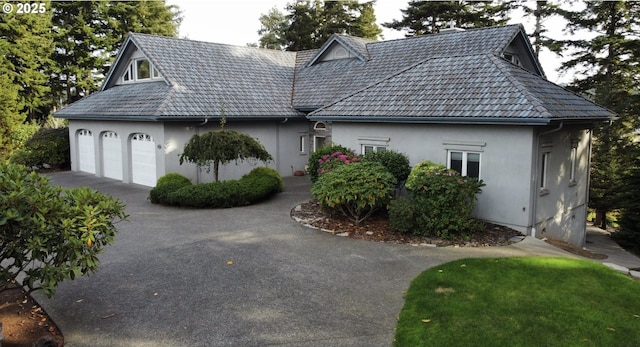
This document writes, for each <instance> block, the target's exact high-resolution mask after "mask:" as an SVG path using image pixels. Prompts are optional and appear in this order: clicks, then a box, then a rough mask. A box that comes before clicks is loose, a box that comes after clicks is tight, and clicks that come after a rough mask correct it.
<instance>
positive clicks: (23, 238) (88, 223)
mask: <svg viewBox="0 0 640 347" xmlns="http://www.w3.org/2000/svg"><path fill="white" fill-rule="evenodd" d="M0 211H2V213H1V214H0V259H2V260H3V261H2V264H1V265H0V290H2V289H7V288H8V287H12V286H15V285H16V283H17V282H18V281H19V283H18V284H22V285H23V286H25V287H26V288H28V291H29V292H31V291H34V290H43V291H44V293H45V294H46V295H47V296H49V297H51V296H52V295H53V294H54V292H55V289H56V287H57V286H58V284H59V283H60V282H62V281H64V280H67V279H75V278H76V277H78V276H82V275H85V274H88V273H92V272H94V271H96V270H97V269H98V266H99V264H100V260H99V258H98V255H99V254H100V253H101V252H102V250H103V249H104V247H106V246H107V245H110V244H112V243H113V241H114V238H115V235H116V233H117V231H118V230H117V229H116V228H115V223H117V222H118V221H120V220H124V219H126V218H127V215H126V214H125V206H124V205H123V204H122V203H121V202H120V201H119V200H118V199H115V198H113V197H110V196H107V195H104V194H102V193H100V192H98V191H96V190H93V189H89V188H87V187H80V188H72V189H67V190H63V189H62V188H60V187H53V186H51V185H50V184H49V179H48V178H46V177H44V176H41V175H38V174H36V173H34V172H31V173H29V172H28V170H27V168H26V167H24V166H22V165H16V164H1V163H0Z"/></svg>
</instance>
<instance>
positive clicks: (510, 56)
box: [504, 53, 522, 66]
mask: <svg viewBox="0 0 640 347" xmlns="http://www.w3.org/2000/svg"><path fill="white" fill-rule="evenodd" d="M504 58H505V59H507V60H508V61H509V62H510V63H511V64H514V65H517V66H522V63H521V62H520V58H519V57H518V55H517V54H513V53H505V54H504Z"/></svg>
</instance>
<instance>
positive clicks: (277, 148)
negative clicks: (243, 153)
mask: <svg viewBox="0 0 640 347" xmlns="http://www.w3.org/2000/svg"><path fill="white" fill-rule="evenodd" d="M219 129H220V125H219V123H218V122H217V121H212V122H209V123H207V124H202V122H201V123H165V137H166V143H165V157H166V163H167V164H166V165H167V173H169V172H178V173H180V174H183V175H185V176H187V177H189V178H190V179H191V180H192V181H193V182H211V181H213V180H214V176H213V171H209V172H207V169H206V168H203V169H201V170H200V172H198V170H197V168H196V166H195V165H194V164H190V163H184V164H182V165H180V163H179V158H180V155H181V154H182V152H183V149H184V146H185V144H186V143H187V142H189V140H190V139H191V137H192V136H193V135H194V134H196V133H197V134H200V135H202V134H205V133H207V132H210V131H216V130H219ZM225 129H229V130H236V131H239V132H242V133H245V134H248V135H249V136H251V137H253V138H255V139H257V140H258V141H259V142H260V143H261V144H262V145H263V146H264V147H265V149H266V150H267V151H268V152H269V153H270V154H271V156H272V157H273V160H272V161H270V162H268V163H263V162H261V161H258V160H253V159H251V160H245V161H238V162H237V163H236V162H231V163H227V164H225V165H221V166H220V169H219V179H220V180H228V179H237V178H240V177H241V176H242V175H244V174H246V173H248V172H249V171H251V170H252V169H253V168H255V167H257V166H267V167H270V168H273V169H275V170H277V171H278V172H279V173H280V175H281V176H291V175H293V171H295V170H303V169H304V165H305V164H306V162H307V158H308V148H309V146H308V122H307V121H306V120H304V121H293V120H288V121H286V122H280V121H264V122H260V121H255V122H242V123H240V122H227V123H226V124H225ZM300 136H303V137H304V140H305V144H304V146H303V149H304V151H303V152H300V142H299V141H300ZM211 170H213V168H212V169H211Z"/></svg>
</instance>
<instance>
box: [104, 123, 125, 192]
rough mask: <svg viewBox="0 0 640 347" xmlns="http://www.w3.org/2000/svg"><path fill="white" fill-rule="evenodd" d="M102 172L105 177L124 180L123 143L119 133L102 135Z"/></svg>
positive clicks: (110, 132)
mask: <svg viewBox="0 0 640 347" xmlns="http://www.w3.org/2000/svg"><path fill="white" fill-rule="evenodd" d="M102 171H103V174H104V177H109V178H114V179H117V180H122V143H121V142H120V137H119V136H118V134H117V133H115V132H113V131H106V132H104V133H102Z"/></svg>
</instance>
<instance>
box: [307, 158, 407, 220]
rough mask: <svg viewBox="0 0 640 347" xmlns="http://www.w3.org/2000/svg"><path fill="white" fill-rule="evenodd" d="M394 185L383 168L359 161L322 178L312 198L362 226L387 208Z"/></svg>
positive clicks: (312, 192)
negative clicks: (364, 221)
mask: <svg viewBox="0 0 640 347" xmlns="http://www.w3.org/2000/svg"><path fill="white" fill-rule="evenodd" d="M338 160H340V161H342V160H341V159H338ZM345 160H346V159H345ZM395 183H396V180H395V178H393V175H391V174H390V173H389V172H388V171H387V170H386V169H385V168H384V166H382V165H380V164H378V163H371V162H368V163H365V162H358V161H356V162H355V163H351V164H350V165H344V163H343V164H340V165H338V166H337V167H335V169H333V170H331V171H328V172H326V173H325V174H323V175H321V176H320V177H319V178H318V180H317V181H316V183H315V184H314V185H313V186H312V187H311V194H312V195H313V197H314V198H315V199H317V200H318V201H319V202H320V203H321V204H322V206H323V207H324V208H327V209H329V210H330V211H337V212H340V213H342V214H343V215H345V216H346V217H347V218H349V219H351V220H353V222H354V223H355V224H359V223H360V222H362V221H363V220H365V219H367V218H368V217H369V216H371V215H372V214H373V213H374V212H375V211H377V210H378V209H379V208H381V207H384V206H386V204H387V203H388V202H389V199H390V197H391V192H392V191H393V188H394V186H395Z"/></svg>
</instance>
